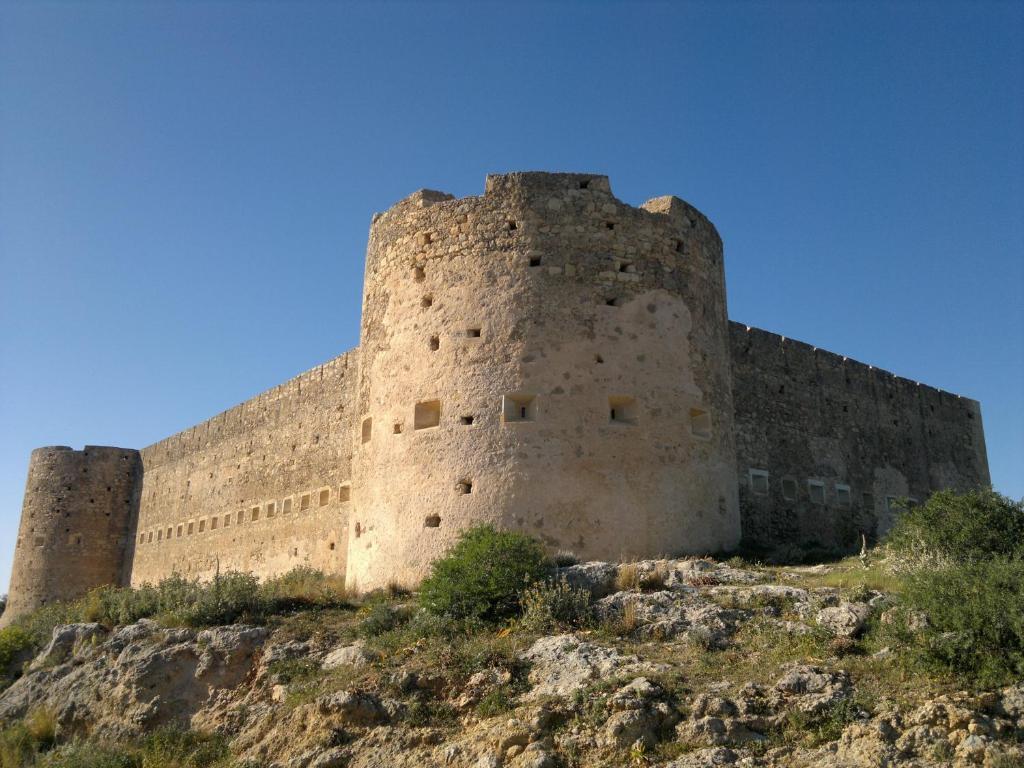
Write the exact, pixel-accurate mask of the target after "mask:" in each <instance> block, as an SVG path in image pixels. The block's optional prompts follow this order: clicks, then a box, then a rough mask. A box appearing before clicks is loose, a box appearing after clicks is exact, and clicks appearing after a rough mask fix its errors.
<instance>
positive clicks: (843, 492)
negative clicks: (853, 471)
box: [836, 483, 852, 509]
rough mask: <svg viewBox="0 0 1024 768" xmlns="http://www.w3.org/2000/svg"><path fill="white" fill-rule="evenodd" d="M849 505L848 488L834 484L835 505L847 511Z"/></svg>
mask: <svg viewBox="0 0 1024 768" xmlns="http://www.w3.org/2000/svg"><path fill="white" fill-rule="evenodd" d="M851 503H852V497H851V494H850V486H848V485H843V484H841V483H836V505H837V506H840V507H844V508H846V509H849V508H850V505H851Z"/></svg>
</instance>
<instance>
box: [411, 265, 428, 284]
mask: <svg viewBox="0 0 1024 768" xmlns="http://www.w3.org/2000/svg"><path fill="white" fill-rule="evenodd" d="M426 278H427V271H426V270H425V269H423V267H413V270H412V279H413V280H415V281H416V282H417V283H422V282H423V281H424V280H426Z"/></svg>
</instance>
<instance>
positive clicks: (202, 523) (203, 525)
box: [199, 520, 206, 533]
mask: <svg viewBox="0 0 1024 768" xmlns="http://www.w3.org/2000/svg"><path fill="white" fill-rule="evenodd" d="M205 530H206V521H205V520H200V521H199V532H200V533H202V532H203V531H205Z"/></svg>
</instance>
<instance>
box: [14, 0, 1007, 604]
mask: <svg viewBox="0 0 1024 768" xmlns="http://www.w3.org/2000/svg"><path fill="white" fill-rule="evenodd" d="M1022 8H1024V6H1022V5H1021V4H1020V3H983V2H982V3H975V2H972V3H939V2H929V3H893V4H875V3H866V2H864V3H850V4H845V3H839V2H828V3H819V2H812V3H789V4H786V3H777V2H772V3H722V2H709V3H685V2H677V3H672V4H650V5H644V4H639V3H629V4H626V3H623V4H611V3H599V2H585V3H579V4H571V3H565V4H521V3H512V2H508V3H502V4H488V3H479V2H473V3H469V2H467V3H465V4H453V5H442V4H427V3H420V4H365V5H361V4H319V3H300V2H291V3H266V4H257V3H202V2H180V3H150V2H125V3H103V2H88V3H86V2H81V3H45V2H31V3H24V4H20V3H13V4H12V3H4V4H2V5H0V367H2V368H0V408H2V412H0V436H2V437H0V591H2V590H3V589H4V588H5V585H6V582H7V576H8V573H9V569H10V557H11V554H12V550H13V546H14V538H15V531H16V527H17V523H18V515H19V511H20V504H21V496H22V491H23V487H24V482H25V473H26V468H27V462H28V456H29V452H30V450H31V449H32V448H33V447H36V446H40V445H51V444H63V445H71V446H74V447H76V448H80V447H81V446H82V445H83V444H85V443H90V444H98V445H118V446H129V447H142V446H145V445H148V444H150V443H152V442H155V441H156V440H158V439H160V438H163V437H165V436H167V435H169V434H171V433H173V432H175V431H177V430H180V429H183V428H185V427H188V426H190V425H192V424H194V423H196V422H198V421H200V420H202V419H205V418H207V417H209V416H212V415H213V414H215V413H217V412H219V411H221V410H223V409H225V408H227V407H229V406H231V405H234V404H235V403H238V402H239V401H241V400H243V399H245V398H247V397H249V396H251V395H254V394H256V393H257V392H259V391H261V390H263V389H266V388H268V387H270V386H273V385H275V384H277V383H280V382H281V381H283V380H285V379H287V378H288V377H290V376H292V375H294V374H296V373H298V372H300V371H302V370H305V369H307V368H310V367H312V366H313V365H315V364H317V363H319V362H322V361H324V360H327V359H329V358H331V357H333V356H335V355H337V354H338V353H340V352H342V351H344V350H346V349H349V348H351V347H353V346H355V345H356V344H357V341H358V323H359V303H360V286H361V283H362V271H363V255H364V249H365V238H366V234H367V230H368V227H369V224H370V217H371V215H372V214H373V212H374V211H380V210H383V209H385V208H387V207H388V206H390V205H391V204H392V203H393V202H395V201H396V200H398V199H400V198H401V197H404V196H405V195H407V194H408V193H410V192H412V191H413V190H415V189H417V188H420V187H432V188H435V189H441V190H445V191H448V192H451V193H454V194H456V195H467V194H480V193H481V192H482V190H483V183H484V175H485V174H486V173H488V172H493V171H508V170H566V171H586V172H597V173H606V174H608V175H609V176H610V177H611V182H612V188H613V191H614V192H615V193H616V195H617V196H618V197H620V198H621V199H623V200H625V201H627V202H630V203H634V204H637V203H640V202H642V201H643V200H645V199H647V198H649V197H653V196H655V195H664V194H677V195H679V196H681V197H683V198H685V199H686V200H689V201H690V202H692V203H693V204H695V205H696V206H697V207H699V208H700V209H701V210H703V211H704V212H705V213H706V214H707V215H708V216H710V217H711V219H712V220H713V221H714V222H715V224H716V225H717V226H718V229H719V230H720V232H721V233H722V236H723V238H724V240H725V244H726V269H727V273H728V289H729V304H730V315H731V316H732V317H733V318H734V319H737V320H740V321H743V322H746V323H749V324H752V325H757V326H760V327H763V328H766V329H769V330H772V331H776V332H779V333H782V334H784V335H786V336H790V337H793V338H797V339H801V340H805V341H808V342H811V343H813V344H816V345H818V346H822V347H825V348H827V349H830V350H834V351H837V352H840V353H842V354H846V355H849V356H850V357H854V358H856V359H859V360H862V361H864V362H868V363H871V364H874V365H876V366H879V367H883V368H887V369H889V370H892V371H894V372H896V373H898V374H900V375H903V376H907V377H910V378H913V379H918V380H921V381H924V382H927V383H929V384H932V385H935V386H938V387H942V388H944V389H948V390H951V391H954V392H958V393H962V394H965V395H969V396H971V397H975V398H977V399H979V400H981V402H982V409H983V416H984V421H985V430H986V434H987V437H988V449H989V459H990V463H991V468H992V477H993V481H994V484H995V486H996V488H997V489H999V490H1001V491H1003V492H1004V493H1007V494H1010V495H1012V496H1015V497H1020V496H1022V495H1024V298H1022V296H1024V223H1022V216H1024V214H1022V211H1024V150H1022V137H1024V57H1022V51H1024V15H1022V14H1024V11H1022Z"/></svg>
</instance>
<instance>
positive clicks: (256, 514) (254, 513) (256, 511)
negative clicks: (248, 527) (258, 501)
mask: <svg viewBox="0 0 1024 768" xmlns="http://www.w3.org/2000/svg"><path fill="white" fill-rule="evenodd" d="M249 519H250V520H253V521H256V520H259V519H260V508H259V507H253V508H252V510H251V511H250V514H249Z"/></svg>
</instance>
